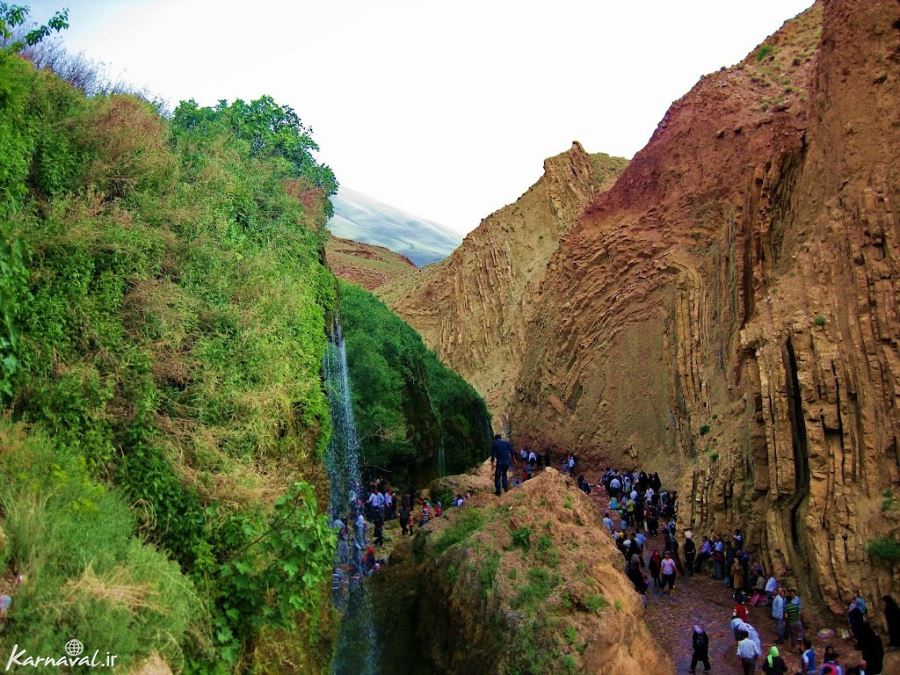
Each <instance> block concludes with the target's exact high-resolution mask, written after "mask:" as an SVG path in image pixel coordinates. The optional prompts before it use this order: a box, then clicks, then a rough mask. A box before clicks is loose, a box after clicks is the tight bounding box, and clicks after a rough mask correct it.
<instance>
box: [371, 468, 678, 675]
mask: <svg viewBox="0 0 900 675" xmlns="http://www.w3.org/2000/svg"><path fill="white" fill-rule="evenodd" d="M442 480H444V482H443V483H441V484H440V485H439V486H438V487H441V486H443V487H446V484H447V481H446V479H442ZM461 480H462V482H461V483H459V484H465V485H466V486H467V487H470V488H472V487H473V486H474V487H476V488H477V487H478V486H482V487H484V491H482V492H477V493H476V494H475V495H473V496H472V497H471V498H470V500H469V501H468V503H467V504H466V505H465V506H463V507H462V508H453V509H449V510H448V511H447V512H445V515H444V517H441V518H436V519H434V520H433V521H432V522H431V523H429V524H428V525H427V526H426V527H425V528H424V529H422V530H419V531H418V533H417V534H416V537H415V539H406V540H405V541H402V542H401V543H400V544H398V545H397V546H396V547H395V548H394V550H393V552H392V554H391V557H390V561H389V564H388V565H387V566H386V567H385V568H384V569H383V570H382V571H381V572H379V573H378V574H376V575H375V576H374V577H372V579H371V580H370V582H369V586H368V589H369V590H370V592H371V597H372V599H373V604H374V608H375V612H376V626H378V629H379V633H380V635H379V638H380V640H379V642H380V644H381V645H382V650H383V652H382V654H381V657H382V664H381V668H380V670H379V672H382V673H385V674H386V675H390V674H391V673H398V674H399V673H403V675H408V674H409V673H446V674H450V673H458V674H460V675H469V674H470V673H525V672H529V673H532V672H533V673H551V672H556V673H566V672H570V673H576V672H577V673H596V674H598V675H599V674H601V673H611V672H628V673H668V672H674V669H673V666H672V662H671V660H670V659H669V657H668V656H667V655H666V654H664V653H663V652H662V650H661V649H660V648H659V646H658V645H657V643H656V641H655V640H654V639H653V637H652V636H651V635H650V632H649V630H648V628H647V626H646V624H645V623H644V621H643V613H644V605H643V601H642V599H641V596H640V595H638V594H637V593H636V592H635V591H634V587H633V586H632V585H631V582H630V581H629V580H628V579H627V578H626V577H625V575H624V573H623V571H622V567H623V562H624V561H623V559H622V554H621V553H620V552H619V551H618V550H617V549H616V548H615V546H614V544H613V543H612V539H611V538H610V537H609V536H608V535H607V534H606V531H605V529H604V528H603V524H602V523H601V522H600V519H599V515H598V512H597V507H596V504H594V503H593V502H592V501H591V500H590V498H588V497H587V496H585V495H584V493H582V492H581V491H580V490H578V489H577V488H576V487H575V485H574V483H573V481H572V480H571V479H569V478H566V477H564V476H562V475H561V474H559V473H558V472H556V471H555V470H553V469H547V470H545V471H544V472H542V473H540V474H538V475H537V476H536V477H535V478H533V479H532V480H530V481H527V482H526V483H524V485H523V486H522V487H521V488H519V489H513V490H511V491H510V492H508V493H506V494H505V495H503V497H501V498H497V497H495V496H494V495H493V493H492V492H491V491H490V490H491V488H490V481H489V480H487V479H486V478H485V477H484V476H482V477H480V478H479V477H477V476H465V477H464V478H463V479H461ZM450 482H451V483H453V481H450ZM453 484H454V485H455V484H456V483H453Z"/></svg>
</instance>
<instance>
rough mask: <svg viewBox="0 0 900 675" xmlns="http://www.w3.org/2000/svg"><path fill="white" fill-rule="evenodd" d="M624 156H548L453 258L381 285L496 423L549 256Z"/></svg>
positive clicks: (579, 152)
mask: <svg viewBox="0 0 900 675" xmlns="http://www.w3.org/2000/svg"><path fill="white" fill-rule="evenodd" d="M626 165H627V161H626V160H624V159H620V158H616V157H610V156H608V155H603V154H595V155H590V154H588V153H586V152H585V151H584V149H583V148H582V147H581V145H580V144H579V143H573V144H572V148H571V149H570V150H568V151H566V152H564V153H562V154H560V155H557V156H555V157H551V158H550V159H547V160H546V161H545V162H544V175H543V176H542V177H541V178H540V179H539V180H538V182H537V183H535V184H534V185H533V186H532V187H531V188H530V189H529V190H528V191H527V192H526V193H525V194H523V195H522V196H521V197H520V198H519V199H518V201H516V202H515V203H514V204H511V205H509V206H506V207H504V208H502V209H500V210H499V211H497V212H495V213H493V214H491V215H490V216H488V217H487V218H485V219H484V220H483V221H482V222H481V225H479V227H478V228H477V229H476V230H474V231H473V232H471V233H470V234H469V235H468V236H467V237H466V239H465V241H463V243H462V245H461V246H460V247H459V248H458V249H456V250H455V251H454V252H453V254H452V255H451V256H450V257H449V258H448V259H446V260H444V261H442V262H440V263H438V264H436V265H429V266H428V267H426V268H424V269H422V270H420V271H419V272H418V273H416V274H414V275H409V276H405V277H403V278H401V279H400V280H398V281H396V282H395V283H393V284H388V285H387V286H384V287H382V288H380V289H379V290H378V294H379V295H380V296H381V297H382V298H383V299H384V300H385V301H386V302H387V303H388V304H389V305H390V306H391V308H392V309H394V310H395V311H396V312H397V313H398V314H399V315H400V316H402V317H403V318H404V319H406V321H407V322H409V323H410V324H411V325H412V326H413V327H415V328H416V330H418V331H419V333H421V334H422V337H423V338H424V340H425V342H426V343H427V344H428V345H429V346H430V347H431V348H432V349H434V350H435V351H436V352H437V354H438V356H439V357H440V358H441V359H442V360H443V361H444V362H445V363H447V364H448V365H450V366H451V367H452V368H453V369H454V370H456V371H457V372H458V373H460V374H461V375H462V376H463V377H465V378H466V379H467V380H468V381H469V382H470V383H471V384H472V385H473V386H474V387H475V388H476V389H477V390H478V391H479V393H481V394H482V395H483V396H484V397H485V399H486V400H487V402H488V406H489V408H490V409H491V412H492V413H493V414H494V426H495V428H502V427H504V426H505V424H506V411H507V406H508V402H509V397H510V394H511V393H512V391H513V389H514V385H515V382H516V381H517V380H518V376H519V368H520V366H521V363H522V355H523V353H524V351H525V348H526V344H527V341H528V331H527V325H528V323H529V322H530V321H531V320H532V319H534V318H535V317H537V316H539V315H540V309H541V308H540V307H539V306H538V305H537V303H536V302H535V295H536V293H537V290H538V288H539V286H540V284H541V281H542V280H543V277H544V270H545V267H546V264H547V261H548V260H549V259H550V256H551V255H552V254H553V252H554V251H555V250H556V247H557V245H558V243H559V239H560V237H561V236H562V235H563V234H564V233H565V232H566V231H567V230H568V229H569V228H570V227H571V226H572V224H573V223H574V222H575V220H576V218H577V217H578V215H579V214H581V212H582V211H583V210H584V207H585V206H586V205H587V204H589V203H590V202H591V200H592V199H593V198H594V197H595V196H596V195H597V194H598V193H600V192H602V191H603V190H605V189H606V188H608V187H609V186H610V185H612V183H613V182H614V180H615V178H616V177H617V176H618V175H619V174H620V173H621V171H622V169H623V168H624V167H625V166H626Z"/></svg>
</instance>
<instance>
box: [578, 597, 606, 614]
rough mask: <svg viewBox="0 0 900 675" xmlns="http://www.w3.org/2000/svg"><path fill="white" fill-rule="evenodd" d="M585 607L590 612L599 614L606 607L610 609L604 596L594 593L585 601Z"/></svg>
mask: <svg viewBox="0 0 900 675" xmlns="http://www.w3.org/2000/svg"><path fill="white" fill-rule="evenodd" d="M584 606H585V607H587V608H588V611H590V612H598V611H600V610H601V609H603V608H605V607H609V602H608V601H607V600H606V598H604V597H603V596H602V595H598V594H597V593H592V594H591V595H589V596H587V597H586V598H585V599H584Z"/></svg>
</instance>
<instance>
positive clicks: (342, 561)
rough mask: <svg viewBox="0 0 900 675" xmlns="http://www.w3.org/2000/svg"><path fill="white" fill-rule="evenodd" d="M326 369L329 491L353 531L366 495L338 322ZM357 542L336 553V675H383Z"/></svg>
mask: <svg viewBox="0 0 900 675" xmlns="http://www.w3.org/2000/svg"><path fill="white" fill-rule="evenodd" d="M324 366H325V384H326V388H327V391H328V401H329V403H330V405H331V423H332V427H333V429H332V433H331V442H330V443H329V445H328V450H327V452H326V453H325V464H326V467H327V469H328V482H329V487H330V496H329V499H328V512H329V515H330V517H331V518H332V519H336V518H340V519H341V520H342V521H343V522H344V523H346V525H347V526H348V529H350V528H351V527H352V523H353V520H354V518H355V517H356V513H357V508H356V503H357V496H358V495H359V494H360V491H361V490H362V472H361V470H360V457H359V454H360V447H359V439H358V438H357V434H356V424H355V423H354V420H353V399H352V396H351V389H350V378H349V375H348V372H347V348H346V346H345V344H344V336H343V332H342V330H341V325H340V320H339V319H338V318H337V317H336V316H335V318H334V320H333V322H332V330H331V339H330V340H329V342H328V350H327V352H326V353H325V364H324ZM355 541H356V537H355V536H351V535H349V534H348V535H347V537H346V538H345V539H342V540H341V541H339V542H338V548H337V550H336V551H335V562H334V565H335V574H334V576H333V577H332V579H333V582H332V595H333V598H334V603H335V606H336V607H337V609H338V611H339V612H340V614H341V627H340V632H339V635H338V644H337V649H336V650H335V656H334V670H333V672H334V675H376V673H377V672H378V647H377V642H376V636H375V625H374V621H373V615H372V603H371V600H370V598H369V596H368V594H367V593H366V589H365V586H364V585H363V583H362V576H361V575H360V574H359V572H358V570H359V564H360V561H361V557H362V553H363V552H364V551H361V550H359V548H358V547H357V546H356V545H355Z"/></svg>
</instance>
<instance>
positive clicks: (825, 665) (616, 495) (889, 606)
mask: <svg viewBox="0 0 900 675" xmlns="http://www.w3.org/2000/svg"><path fill="white" fill-rule="evenodd" d="M578 487H579V488H581V489H582V490H584V491H585V492H587V493H588V494H590V492H591V490H592V488H593V487H594V486H591V485H590V484H589V483H588V482H587V481H585V480H584V477H583V476H579V479H578ZM597 487H602V488H603V489H605V491H606V493H607V495H608V498H609V509H608V510H607V511H606V512H605V513H604V516H603V525H604V527H605V528H606V530H607V531H608V532H609V534H610V536H612V537H613V539H614V542H615V544H616V547H617V548H618V549H619V551H621V553H622V555H623V557H624V567H625V574H626V576H627V577H628V579H629V580H630V581H631V583H632V584H633V585H634V589H635V591H637V592H638V593H640V594H641V595H642V596H643V598H644V601H645V603H646V602H648V601H649V597H648V591H649V589H650V587H651V580H652V586H653V588H654V589H655V592H656V593H657V594H660V595H663V594H670V593H672V591H673V590H674V588H675V582H676V577H677V576H678V575H681V576H685V577H690V576H693V575H695V574H708V575H709V576H710V578H712V579H715V580H718V581H720V583H722V585H723V586H725V587H727V588H728V589H730V591H731V593H732V596H733V598H734V602H735V605H734V608H733V610H732V612H731V624H730V628H731V634H732V635H733V636H734V645H735V647H734V649H735V656H736V658H737V659H738V661H739V663H740V667H741V669H742V671H743V672H744V673H745V674H748V675H749V674H751V673H755V672H756V671H757V669H761V670H762V672H764V673H767V674H776V675H777V674H780V673H787V672H788V667H787V665H786V663H785V661H784V658H783V657H782V655H781V652H780V650H781V649H785V648H786V649H789V650H795V653H797V654H799V656H800V662H801V664H802V670H801V671H800V673H799V674H798V675H877V674H878V673H881V672H882V668H883V662H884V649H883V645H882V642H881V638H880V637H879V636H878V634H877V633H876V632H875V630H874V629H873V628H872V626H871V625H870V624H869V622H868V620H867V618H866V615H867V611H868V610H867V607H866V604H865V602H864V601H863V599H862V598H856V600H855V601H854V602H853V604H851V605H850V608H849V610H848V625H849V628H850V634H851V635H852V636H853V637H854V639H855V640H856V647H857V649H859V650H860V651H861V652H862V655H863V659H862V660H861V661H859V662H858V663H856V664H854V665H852V666H849V667H847V668H844V667H843V666H842V665H841V664H840V655H839V654H838V653H837V652H836V650H835V649H834V647H833V646H832V645H826V647H825V649H824V651H823V652H822V653H821V656H819V655H818V654H817V652H816V649H815V648H814V646H813V643H812V641H811V640H810V639H809V638H808V636H807V635H806V627H805V624H804V622H803V618H802V610H803V603H802V600H801V597H800V594H799V592H798V591H797V590H796V589H795V588H791V587H789V586H787V585H786V584H785V583H784V580H780V579H779V578H778V577H777V576H776V575H775V574H773V573H771V572H770V573H769V574H766V573H765V572H764V569H763V566H762V564H761V563H760V562H758V561H753V560H752V558H751V552H750V551H749V550H748V549H747V547H746V545H745V538H744V534H743V533H742V531H741V530H740V529H735V530H734V531H733V533H731V534H729V535H725V534H709V535H707V536H704V537H703V538H702V541H701V543H700V546H699V548H698V547H697V544H696V542H695V541H694V535H693V532H691V531H690V530H687V531H685V532H684V533H683V534H682V535H680V537H679V536H678V532H677V525H676V523H677V514H678V493H677V492H676V491H674V490H673V491H668V490H666V489H664V487H663V485H662V482H661V480H660V478H659V475H658V474H656V473H649V474H648V473H646V472H644V471H617V470H615V469H613V468H607V469H606V470H605V471H604V472H603V473H602V475H601V476H600V482H599V484H598V486H597ZM660 534H661V535H662V537H663V542H662V544H661V545H660V546H651V545H650V538H651V537H652V538H656V537H658V536H659V535H660ZM679 538H680V540H681V544H680V545H679ZM884 601H885V615H886V617H887V620H888V624H889V626H890V627H891V629H890V630H891V644H892V645H895V644H897V643H898V642H900V636H897V635H895V633H896V632H897V631H898V630H900V625H898V621H900V609H898V608H897V604H896V603H895V602H894V600H893V599H892V598H890V597H889V596H885V598H884ZM752 607H756V608H759V609H757V610H755V612H757V613H759V612H760V610H762V611H766V612H769V613H770V615H771V617H772V619H773V620H774V624H775V633H776V638H775V640H773V641H772V644H771V645H770V646H769V648H768V650H767V651H765V652H764V651H763V643H762V640H761V638H760V634H759V631H757V629H756V628H755V627H754V626H753V625H752V624H751V623H750V612H751V608H752ZM892 617H893V618H892ZM830 635H832V633H829V632H827V631H826V632H825V633H824V637H825V638H826V639H827V638H828V637H829V636H830ZM709 643H710V639H709V635H708V634H707V633H706V631H705V630H704V628H703V627H702V626H700V625H694V626H693V628H692V633H691V645H692V648H693V654H692V658H691V666H690V672H691V673H695V672H696V669H697V667H698V666H699V665H701V664H702V665H703V667H704V669H705V670H706V671H709V670H710V669H711V663H710V657H709V654H710V644H709Z"/></svg>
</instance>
